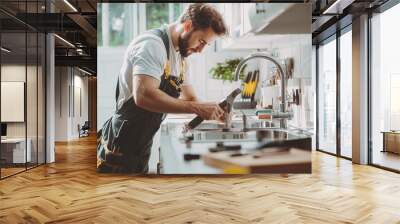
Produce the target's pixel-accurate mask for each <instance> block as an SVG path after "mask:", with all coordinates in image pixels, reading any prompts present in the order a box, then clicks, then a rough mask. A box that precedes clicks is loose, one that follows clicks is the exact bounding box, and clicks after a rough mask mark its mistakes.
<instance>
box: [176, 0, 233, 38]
mask: <svg viewBox="0 0 400 224" xmlns="http://www.w3.org/2000/svg"><path fill="white" fill-rule="evenodd" d="M188 20H191V21H192V24H193V28H194V29H207V28H209V27H211V29H212V30H213V31H214V32H215V33H216V34H217V35H219V36H221V35H227V34H228V29H227V28H226V25H225V22H224V20H223V19H222V16H221V14H220V13H219V12H218V11H217V9H215V8H214V7H213V6H211V5H209V4H205V3H193V4H191V5H189V7H188V8H187V9H186V10H185V12H184V13H183V14H182V15H181V17H180V22H181V23H184V22H186V21H188Z"/></svg>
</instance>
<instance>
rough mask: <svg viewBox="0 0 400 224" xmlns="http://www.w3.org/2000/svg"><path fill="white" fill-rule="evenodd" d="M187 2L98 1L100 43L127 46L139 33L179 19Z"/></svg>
mask: <svg viewBox="0 0 400 224" xmlns="http://www.w3.org/2000/svg"><path fill="white" fill-rule="evenodd" d="M184 5H185V4H183V3H102V4H98V7H97V8H98V9H97V24H98V31H97V32H98V35H97V36H98V46H109V47H118V46H127V45H129V43H130V42H131V41H132V40H133V39H134V38H135V37H136V36H137V35H138V34H140V33H142V32H144V31H146V30H149V29H153V28H157V27H160V26H161V25H163V24H166V23H171V22H173V21H175V20H177V19H178V18H179V16H180V15H181V13H182V11H183V9H184ZM139 11H140V12H143V11H145V12H146V13H141V14H140V16H139ZM142 15H143V16H142Z"/></svg>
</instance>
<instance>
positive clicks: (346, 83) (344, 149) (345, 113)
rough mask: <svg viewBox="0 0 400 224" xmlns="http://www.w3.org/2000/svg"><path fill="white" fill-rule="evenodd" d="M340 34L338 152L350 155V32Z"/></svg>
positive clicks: (349, 156)
mask: <svg viewBox="0 0 400 224" xmlns="http://www.w3.org/2000/svg"><path fill="white" fill-rule="evenodd" d="M349 28H350V29H349V30H348V31H347V32H345V31H344V32H345V33H343V34H342V35H341V36H340V154H341V155H342V156H345V157H348V158H351V156H352V148H351V142H352V96H353V94H352V49H351V48H352V34H351V26H350V27H349Z"/></svg>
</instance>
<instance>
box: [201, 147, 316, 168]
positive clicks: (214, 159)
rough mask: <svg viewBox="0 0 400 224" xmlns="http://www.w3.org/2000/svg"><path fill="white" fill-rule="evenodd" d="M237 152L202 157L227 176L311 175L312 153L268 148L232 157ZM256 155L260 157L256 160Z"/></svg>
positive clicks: (292, 149)
mask: <svg viewBox="0 0 400 224" xmlns="http://www.w3.org/2000/svg"><path fill="white" fill-rule="evenodd" d="M233 153H236V152H232V151H223V152H215V153H208V154H205V155H203V156H202V159H203V161H204V163H205V164H207V165H209V166H212V167H216V168H219V169H223V170H224V173H227V174H246V173H311V151H308V150H303V149H296V148H290V149H289V150H287V151H282V150H281V151H279V148H268V149H265V150H263V151H262V152H256V153H251V154H247V155H243V156H235V157H232V156H231V155H232V154H233ZM254 155H259V157H258V158H255V157H254Z"/></svg>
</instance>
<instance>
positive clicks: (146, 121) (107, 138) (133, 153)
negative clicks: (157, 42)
mask: <svg viewBox="0 0 400 224" xmlns="http://www.w3.org/2000/svg"><path fill="white" fill-rule="evenodd" d="M148 32H151V33H153V34H155V35H157V36H159V37H160V38H161V39H162V41H163V43H164V46H165V48H166V50H167V58H168V61H167V63H166V67H165V68H164V73H163V74H162V76H161V83H160V87H159V89H160V90H161V91H163V92H165V93H167V94H168V95H170V96H171V97H174V98H178V97H179V95H180V91H181V89H180V86H181V84H182V83H183V79H184V75H183V71H184V66H185V65H184V62H183V60H182V64H181V74H180V75H179V77H176V76H172V75H171V74H170V64H169V39H168V34H167V33H166V30H165V29H162V28H160V29H153V30H149V31H148ZM118 96H119V81H118V83H117V89H116V100H118ZM164 118H165V114H163V113H156V112H151V111H148V110H145V109H143V108H140V107H138V106H137V105H136V104H135V101H134V99H133V97H131V98H129V99H128V100H127V101H126V102H125V103H123V105H122V106H121V107H120V108H119V109H116V112H115V114H114V115H113V116H112V117H111V118H110V119H108V120H107V121H106V122H105V123H104V125H103V127H102V129H101V130H100V131H99V132H98V133H97V170H98V172H118V173H147V172H148V162H149V158H150V152H151V146H152V143H153V137H154V135H155V133H156V132H157V130H158V129H159V128H160V125H161V122H162V121H163V120H164Z"/></svg>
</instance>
